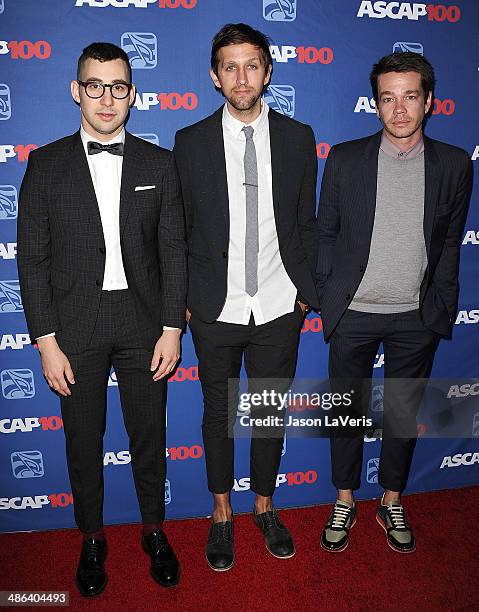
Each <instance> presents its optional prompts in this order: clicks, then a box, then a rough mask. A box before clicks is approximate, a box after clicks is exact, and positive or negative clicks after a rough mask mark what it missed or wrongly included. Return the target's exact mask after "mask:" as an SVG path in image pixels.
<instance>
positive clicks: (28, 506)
mask: <svg viewBox="0 0 479 612" xmlns="http://www.w3.org/2000/svg"><path fill="white" fill-rule="evenodd" d="M71 504H73V495H72V494H71V493H50V494H47V493H46V494H44V495H25V496H24V497H10V498H9V497H0V510H41V509H42V508H45V507H46V506H50V507H51V508H66V507H68V506H71Z"/></svg>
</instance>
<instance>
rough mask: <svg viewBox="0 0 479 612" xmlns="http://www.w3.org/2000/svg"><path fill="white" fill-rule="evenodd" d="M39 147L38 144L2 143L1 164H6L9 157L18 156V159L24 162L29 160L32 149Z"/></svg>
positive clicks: (0, 147)
mask: <svg viewBox="0 0 479 612" xmlns="http://www.w3.org/2000/svg"><path fill="white" fill-rule="evenodd" d="M34 149H38V145H36V144H26V145H25V144H17V145H12V144H0V164H4V163H6V162H7V160H9V159H13V158H14V157H16V158H17V161H18V162H20V163H24V162H26V161H28V156H29V155H30V151H33V150H34Z"/></svg>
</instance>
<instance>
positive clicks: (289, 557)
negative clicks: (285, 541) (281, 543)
mask: <svg viewBox="0 0 479 612" xmlns="http://www.w3.org/2000/svg"><path fill="white" fill-rule="evenodd" d="M265 546H266V550H267V551H268V552H269V554H270V555H272V556H273V557H274V558H275V559H291V558H292V557H294V555H295V554H296V549H294V551H293V552H292V553H291V554H290V555H281V556H280V555H275V554H274V552H271V550H270V549H269V548H268V545H267V544H266V542H265Z"/></svg>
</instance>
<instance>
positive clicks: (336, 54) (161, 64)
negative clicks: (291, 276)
mask: <svg viewBox="0 0 479 612" xmlns="http://www.w3.org/2000/svg"><path fill="white" fill-rule="evenodd" d="M439 1H440V0H439ZM439 1H434V2H432V3H423V2H390V1H361V0H342V1H341V2H338V1H337V0H242V1H241V2H238V1H237V0H223V1H222V2H217V0H42V2H38V1H37V0H0V256H1V259H0V360H1V366H0V382H1V397H0V531H5V532H10V531H22V530H41V529H51V528H61V527H71V526H73V525H74V521H73V509H72V496H71V491H70V488H69V481H68V476H67V469H66V464H65V458H64V455H65V445H64V436H63V431H62V420H61V417H60V406H59V400H58V399H57V397H56V396H55V395H54V394H53V393H52V392H50V390H49V388H48V386H47V384H46V382H45V381H44V379H43V376H42V372H41V368H40V360H39V357H38V354H37V352H36V350H35V349H34V348H33V347H32V345H31V344H30V340H29V337H28V333H27V327H26V324H25V320H24V315H23V309H22V301H21V296H20V292H19V284H18V273H17V268H16V218H17V210H18V192H19V188H20V185H21V181H22V177H23V174H24V171H25V168H26V162H27V159H28V154H29V152H30V151H31V150H32V149H34V148H36V147H40V146H42V145H44V144H46V143H48V142H51V141H53V140H56V139H57V138H61V137H63V136H64V135H66V134H70V133H73V132H74V131H76V130H77V129H78V127H79V122H80V113H79V109H78V107H77V106H76V105H75V104H74V102H73V100H72V98H71V96H70V81H71V79H74V78H75V76H76V62H77V58H78V56H79V54H80V53H81V51H82V49H83V48H84V47H85V46H86V45H88V44H89V43H91V42H93V41H110V42H113V43H115V44H117V45H120V46H121V47H123V49H124V50H125V51H126V52H127V54H128V57H129V59H130V63H131V66H132V68H133V80H134V82H135V84H136V86H137V88H138V95H137V98H136V101H135V105H134V107H133V108H132V110H131V113H130V118H129V121H128V126H127V127H128V130H129V131H130V132H132V133H133V134H136V135H137V136H140V137H141V138H144V139H146V140H149V141H151V142H154V143H156V144H159V145H161V146H163V147H167V148H171V147H172V145H173V141H174V135H175V132H176V130H178V129H180V128H182V127H184V126H186V125H189V124H191V123H194V122H196V121H198V120H199V119H201V118H203V117H205V116H206V115H209V114H210V113H212V112H213V111H214V110H215V109H216V108H217V107H218V106H220V105H221V104H222V103H223V98H222V97H221V95H220V94H218V93H217V92H215V90H214V88H213V85H212V83H211V81H210V78H209V74H208V72H209V54H210V42H211V39H212V37H213V35H214V34H215V32H216V31H217V30H218V29H219V28H220V27H221V26H222V25H223V24H225V23H227V22H239V21H243V22H246V23H249V24H251V25H252V26H253V27H255V28H257V29H259V30H261V31H263V32H265V33H266V34H268V35H269V36H270V38H271V52H272V56H273V59H274V69H273V78H272V84H271V86H270V87H269V89H268V91H267V92H266V94H265V98H266V100H267V102H268V104H269V105H270V106H271V107H272V108H274V109H276V110H278V111H279V112H281V113H284V114H286V115H288V116H290V117H294V118H295V119H297V120H299V121H302V122H305V123H308V124H310V125H311V126H312V127H313V129H314V132H315V135H316V142H317V155H318V161H319V180H318V193H319V185H320V179H321V176H322V171H323V168H324V160H325V158H326V157H327V155H328V151H329V149H330V147H331V146H332V145H333V144H335V143H338V142H341V141H344V140H351V139H354V138H359V137H361V136H364V135H367V134H371V133H373V132H376V131H377V130H378V129H379V128H380V124H379V122H378V120H377V118H376V115H375V108H374V101H373V100H372V98H371V92H370V88H369V81H368V75H369V72H370V69H371V66H372V64H373V63H374V62H375V61H377V60H378V59H379V58H380V57H381V56H383V55H386V54H388V53H391V52H392V51H402V50H413V51H416V52H418V53H423V54H424V55H425V56H426V57H427V58H428V59H429V60H430V61H431V62H432V64H433V65H434V67H435V70H436V75H437V89H436V99H435V101H434V111H433V114H432V117H431V118H430V119H429V121H428V124H427V127H426V133H427V134H428V135H429V136H431V137H432V138H437V139H439V140H444V141H446V142H449V143H452V144H455V145H458V146H461V147H463V148H464V149H465V150H466V151H468V153H469V154H470V156H471V158H472V159H473V160H474V162H475V163H479V162H476V158H479V130H478V122H477V99H478V79H479V73H478V69H479V59H478V54H477V31H478V26H479V2H477V1H476V0H454V4H452V3H450V2H448V0H443V2H447V3H444V4H443V3H439ZM477 189H478V188H477V186H476V187H475V191H474V193H473V200H472V204H471V210H470V214H469V218H468V221H467V224H466V228H465V232H464V239H463V243H462V249H461V250H462V253H461V295H460V305H459V312H458V315H457V319H456V322H455V323H456V324H455V326H454V338H453V341H452V342H451V341H443V342H441V345H440V348H439V351H438V353H437V357H436V362H435V367H434V371H433V377H435V378H436V379H443V381H444V379H447V381H448V382H447V384H442V387H441V388H442V391H437V390H436V392H435V393H434V394H433V396H432V397H433V401H432V408H433V413H434V414H433V415H432V416H431V415H427V414H424V415H421V416H420V418H419V425H418V427H419V436H420V438H419V442H418V446H417V451H416V454H415V458H414V464H413V468H412V473H411V478H410V481H409V486H408V489H407V491H408V492H414V491H426V490H433V489H443V488H451V487H461V486H466V485H471V484H479V400H478V396H479V383H477V382H476V380H475V379H474V377H475V376H479V371H478V370H479V367H478V365H477V364H478V361H477V354H478V346H479V344H478V339H479V292H478V282H477V279H478V277H479V263H478V254H479V215H478V212H477V200H478V190H477ZM384 257H385V258H387V257H388V253H387V252H385V253H384ZM327 357H328V349H327V346H326V345H325V344H324V341H323V336H322V324H321V318H320V316H319V315H318V314H315V313H310V314H309V315H308V317H307V319H306V321H305V323H304V327H303V330H302V334H301V345H300V354H299V361H298V369H297V375H298V377H300V378H307V379H317V378H323V379H324V378H326V376H327ZM383 366H384V355H383V354H382V352H380V353H379V354H378V355H377V359H376V364H375V370H374V372H375V384H374V389H373V400H372V404H371V411H372V412H371V413H372V415H373V417H374V419H375V423H376V425H377V426H375V427H374V428H373V429H372V430H370V431H368V433H367V436H366V444H365V456H364V467H363V479H362V487H361V489H360V490H359V492H358V497H359V498H372V497H376V496H378V495H379V492H380V491H379V486H378V484H377V472H378V462H379V459H378V457H379V452H380V436H381V428H380V416H381V410H382V392H383V386H382V383H381V376H382V373H383ZM376 377H377V380H376ZM168 387H169V401H168V429H167V446H168V449H167V456H168V480H167V486H166V492H165V497H166V503H167V516H168V517H169V518H182V517H193V516H205V515H207V514H208V513H209V512H210V509H211V505H210V504H211V499H210V495H209V493H208V491H207V486H206V478H205V466H204V451H203V446H202V440H201V427H200V426H201V418H202V396H201V390H200V384H199V382H198V370H197V363H196V357H195V353H194V350H193V346H192V342H191V337H190V335H189V334H188V333H187V334H186V335H185V336H184V339H183V355H182V361H181V364H180V366H179V367H178V369H177V371H176V373H175V374H174V376H173V377H172V378H170V380H169V383H168ZM108 394H109V405H108V425H107V433H106V435H105V444H104V452H105V454H104V466H105V467H104V472H105V522H106V523H107V524H111V523H125V522H135V521H139V511H138V505H137V501H136V497H135V493H134V486H133V481H132V477H131V469H130V465H129V464H130V455H129V452H128V450H127V449H128V441H127V437H126V434H125V432H124V427H123V423H122V418H121V411H120V406H119V398H118V387H117V383H116V377H115V373H114V372H112V373H111V377H110V386H109V390H108ZM293 410H294V411H296V413H298V414H297V416H304V413H307V411H308V408H307V407H304V406H301V404H295V405H294V408H293ZM300 413H301V414H300ZM458 415H460V416H461V427H460V429H458V428H457V427H456V429H454V427H450V426H451V424H452V423H453V421H454V419H455V418H456V417H457V416H458ZM306 416H307V415H306ZM456 424H457V423H456ZM430 428H432V429H434V431H435V432H436V434H437V435H434V436H430V435H428V431H429V429H430ZM432 429H431V430H432ZM232 496H233V504H234V507H235V509H236V511H238V512H241V511H248V510H250V509H251V507H252V503H253V494H252V493H251V491H250V490H249V442H248V440H246V439H241V440H238V442H237V445H236V479H235V486H234V491H233V493H232ZM334 497H335V491H334V489H333V487H332V485H331V483H330V460H329V442H328V440H326V439H320V438H314V437H310V438H303V439H298V438H292V437H291V438H288V437H286V441H285V444H284V451H283V457H282V463H281V468H280V474H279V476H278V481H277V493H276V495H275V502H276V505H277V506H278V507H288V506H302V505H309V504H318V503H326V502H330V501H332V500H333V499H334Z"/></svg>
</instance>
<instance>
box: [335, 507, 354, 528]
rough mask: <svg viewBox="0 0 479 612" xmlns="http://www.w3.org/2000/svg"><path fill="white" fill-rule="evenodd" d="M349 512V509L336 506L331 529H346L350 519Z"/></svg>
mask: <svg viewBox="0 0 479 612" xmlns="http://www.w3.org/2000/svg"><path fill="white" fill-rule="evenodd" d="M349 510H350V509H349V508H343V507H342V506H338V505H337V504H335V506H334V509H333V516H332V519H331V527H333V528H335V529H344V527H345V526H346V523H347V521H348V518H349Z"/></svg>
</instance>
